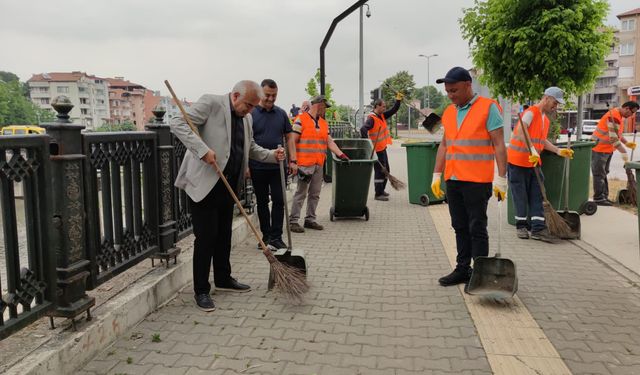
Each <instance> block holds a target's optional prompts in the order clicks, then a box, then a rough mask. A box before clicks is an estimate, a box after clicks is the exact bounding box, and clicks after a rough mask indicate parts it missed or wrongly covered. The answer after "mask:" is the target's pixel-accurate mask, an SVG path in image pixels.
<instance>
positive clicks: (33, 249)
mask: <svg viewBox="0 0 640 375" xmlns="http://www.w3.org/2000/svg"><path fill="white" fill-rule="evenodd" d="M50 181H51V177H50V163H49V137H47V136H45V135H29V136H10V137H0V194H1V196H2V198H1V200H0V208H2V234H3V237H4V241H3V244H2V245H0V250H4V258H5V259H6V264H5V267H4V268H5V269H4V270H2V272H1V273H0V275H1V276H0V339H3V338H5V337H7V336H8V335H10V334H11V333H13V332H15V331H17V330H19V329H21V328H24V327H26V326H27V325H29V324H30V323H32V322H34V321H35V320H37V319H39V318H40V317H42V316H45V315H47V314H48V313H50V312H51V311H52V310H53V309H54V308H55V303H56V287H55V285H56V269H55V256H56V252H58V251H60V249H59V248H56V247H55V246H51V243H50V242H49V239H51V238H52V237H53V236H55V235H56V232H55V229H56V228H57V227H58V226H59V225H60V220H59V218H57V217H54V216H53V215H52V212H51V205H50V200H49V199H47V198H48V195H47V186H48V184H49V183H50ZM17 183H22V185H23V186H22V188H23V194H24V195H23V196H24V210H25V215H24V216H25V221H26V222H25V223H24V227H25V228H26V236H25V237H26V238H25V239H26V252H27V254H26V257H25V256H24V254H21V251H20V249H21V247H24V245H25V244H24V243H22V244H21V242H24V240H25V239H21V238H19V236H18V231H19V229H18V227H19V224H18V213H17V212H16V199H15V194H14V184H17ZM21 255H23V256H21Z"/></svg>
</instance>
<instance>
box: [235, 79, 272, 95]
mask: <svg viewBox="0 0 640 375" xmlns="http://www.w3.org/2000/svg"><path fill="white" fill-rule="evenodd" d="M252 91H255V93H256V95H258V98H260V100H262V99H264V91H262V87H260V85H259V84H258V83H257V82H254V81H249V80H243V81H240V82H238V83H236V84H235V85H234V86H233V90H231V93H232V94H235V93H238V94H240V96H241V97H244V96H245V95H246V94H247V93H248V92H252Z"/></svg>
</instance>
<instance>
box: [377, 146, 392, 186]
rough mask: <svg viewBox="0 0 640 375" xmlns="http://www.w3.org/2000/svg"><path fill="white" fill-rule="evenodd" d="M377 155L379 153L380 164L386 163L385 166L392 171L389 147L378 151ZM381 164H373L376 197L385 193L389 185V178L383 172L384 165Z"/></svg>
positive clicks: (388, 170)
mask: <svg viewBox="0 0 640 375" xmlns="http://www.w3.org/2000/svg"><path fill="white" fill-rule="evenodd" d="M376 155H378V160H379V161H380V164H382V165H384V167H385V168H387V172H391V169H389V158H388V157H387V149H386V148H385V149H384V150H382V151H380V152H376ZM380 164H378V163H374V164H373V171H374V174H373V186H374V187H375V190H376V197H377V196H380V195H382V193H384V189H385V188H386V187H387V178H386V177H385V175H384V173H382V167H381V166H380Z"/></svg>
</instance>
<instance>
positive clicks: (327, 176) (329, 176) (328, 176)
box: [322, 174, 333, 183]
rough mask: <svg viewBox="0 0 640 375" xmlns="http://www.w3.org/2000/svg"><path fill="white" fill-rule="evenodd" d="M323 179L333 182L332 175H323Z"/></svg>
mask: <svg viewBox="0 0 640 375" xmlns="http://www.w3.org/2000/svg"><path fill="white" fill-rule="evenodd" d="M322 179H323V180H324V182H326V183H329V182H331V181H332V180H333V179H332V178H331V175H328V174H325V175H323V176H322Z"/></svg>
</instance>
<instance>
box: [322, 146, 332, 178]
mask: <svg viewBox="0 0 640 375" xmlns="http://www.w3.org/2000/svg"><path fill="white" fill-rule="evenodd" d="M331 155H333V152H331V150H329V148H328V147H327V158H326V159H325V161H324V166H323V171H322V180H323V181H324V182H327V183H329V182H331V181H332V177H331V176H332V174H333V172H332V170H333V158H332V156H331Z"/></svg>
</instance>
